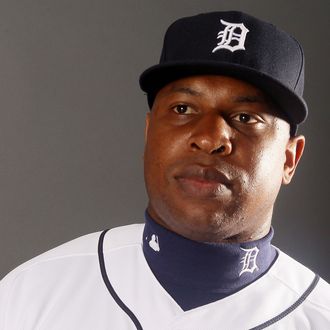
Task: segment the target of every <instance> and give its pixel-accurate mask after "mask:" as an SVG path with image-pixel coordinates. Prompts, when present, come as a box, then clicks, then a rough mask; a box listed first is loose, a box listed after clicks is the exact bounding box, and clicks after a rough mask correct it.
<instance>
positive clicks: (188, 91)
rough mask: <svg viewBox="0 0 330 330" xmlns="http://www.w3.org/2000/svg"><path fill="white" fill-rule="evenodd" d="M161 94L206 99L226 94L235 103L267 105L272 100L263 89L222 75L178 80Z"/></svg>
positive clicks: (167, 86) (163, 89)
mask: <svg viewBox="0 0 330 330" xmlns="http://www.w3.org/2000/svg"><path fill="white" fill-rule="evenodd" d="M159 93H160V94H162V95H163V96H165V97H166V96H170V95H173V94H184V95H187V96H192V97H206V96H209V95H210V94H213V95H216V94H223V93H225V94H227V95H229V96H230V97H231V99H232V100H233V101H234V102H245V103H255V102H260V103H265V102H269V101H270V98H269V97H268V96H267V95H266V94H265V93H264V92H263V91H262V90H261V89H259V88H257V87H255V86H253V85H251V84H250V83H247V82H245V81H243V80H239V79H236V78H232V77H229V76H221V75H199V76H191V77H186V78H182V79H178V80H175V81H173V82H170V83H168V84H167V85H166V86H164V87H163V88H162V89H161V90H160V91H159ZM159 93H158V94H159Z"/></svg>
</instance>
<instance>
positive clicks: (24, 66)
mask: <svg viewBox="0 0 330 330" xmlns="http://www.w3.org/2000/svg"><path fill="white" fill-rule="evenodd" d="M329 4H330V1H329V0H324V1H322V0H313V1H299V0H295V1H292V0H291V1H287V0H277V1H264V0H263V1H262V0H255V1H252V0H251V1H248V0H242V1H239V0H226V1H225V0H223V1H214V0H181V1H179V0H175V1H174V0H173V1H169V0H167V1H156V0H144V1H137V0H135V1H134V0H130V1H124V0H118V1H114V0H106V1H102V0H89V1H87V0H71V1H70V0H56V1H50V0H31V1H17V0H6V1H5V0H2V1H1V3H0V105H1V108H0V160H1V161H0V184H1V185H0V224H1V226H0V230H1V231H0V251H1V260H0V278H1V277H2V276H4V275H5V274H6V273H7V272H8V271H9V270H11V269H12V268H13V267H15V266H17V265H18V264H20V263H22V262H23V261H25V260H27V259H30V258H31V257H33V256H35V255H37V254H39V253H41V252H43V251H45V250H47V249H50V248H52V247H55V246H56V245H59V244H61V243H63V242H65V241H67V240H71V239H73V238H75V237H77V236H80V235H83V234H86V233H89V232H93V231H98V230H101V229H104V228H108V227H114V226H117V225H123V224H128V223H133V222H142V221H143V213H144V209H145V206H146V194H145V191H144V184H143V171H142V152H143V127H144V117H145V113H146V111H148V108H147V105H146V100H145V96H144V95H143V93H142V92H141V91H140V90H139V87H138V83H137V80H138V76H139V74H140V73H141V72H142V70H144V69H145V68H146V67H148V66H150V65H152V64H155V63H156V62H157V61H158V57H159V53H160V49H161V45H162V37H163V34H164V31H165V29H166V27H167V26H168V25H169V24H170V23H171V22H172V21H173V20H174V19H176V18H178V17H180V16H187V15H190V14H194V13H199V12H205V11H211V10H228V9H239V10H244V11H246V12H248V13H250V14H253V15H256V16H259V17H260V18H263V19H265V20H268V21H271V22H273V23H275V24H276V25H278V26H280V27H281V28H283V29H285V30H287V31H288V32H290V33H291V34H293V35H295V36H296V37H297V38H298V39H299V40H300V41H301V43H302V44H303V46H304V48H305V53H306V57H307V60H306V68H307V71H306V77H307V83H306V92H305V97H306V100H307V101H308V103H309V107H310V117H309V120H308V122H307V123H306V124H305V125H304V127H303V128H302V129H301V132H303V133H304V134H305V135H306V136H307V148H306V151H305V155H304V159H303V161H302V163H301V164H300V167H299V169H298V172H297V173H296V177H295V180H294V182H293V183H292V184H291V185H290V186H288V187H285V188H284V189H283V190H282V192H281V195H280V198H279V199H278V202H277V207H276V211H275V214H274V227H275V239H274V241H275V243H276V245H278V246H279V247H280V248H281V249H282V250H284V251H286V252H287V253H289V254H290V255H292V256H293V257H295V258H297V259H298V260H299V261H302V262H303V263H304V264H306V265H307V266H309V267H310V268H312V269H313V270H314V271H316V272H318V273H320V274H321V275H322V276H323V277H324V278H325V279H327V280H328V281H329V280H330V267H329V263H328V254H329V253H328V252H329V248H328V241H329V239H328V237H329V222H330V221H329V216H328V205H327V204H328V203H329V190H330V188H329V175H328V170H329V139H328V137H329V135H328V134H329V109H328V103H329V92H328V86H329V77H330V72H329V64H328V61H329V50H330V49H329V12H330V8H329Z"/></svg>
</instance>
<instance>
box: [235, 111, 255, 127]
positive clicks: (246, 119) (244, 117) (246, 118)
mask: <svg viewBox="0 0 330 330" xmlns="http://www.w3.org/2000/svg"><path fill="white" fill-rule="evenodd" d="M234 119H235V120H237V121H239V122H240V123H244V124H255V123H257V122H258V121H257V120H256V118H255V117H253V116H251V115H249V114H247V113H240V114H238V115H236V116H235V117H234Z"/></svg>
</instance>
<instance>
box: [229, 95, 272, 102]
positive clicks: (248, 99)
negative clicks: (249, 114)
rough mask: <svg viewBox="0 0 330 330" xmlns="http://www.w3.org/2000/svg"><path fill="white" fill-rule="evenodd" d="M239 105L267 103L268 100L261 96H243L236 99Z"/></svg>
mask: <svg viewBox="0 0 330 330" xmlns="http://www.w3.org/2000/svg"><path fill="white" fill-rule="evenodd" d="M234 101H235V102H237V103H265V102H267V101H266V99H265V98H264V97H262V96H260V95H242V96H236V97H235V99H234Z"/></svg>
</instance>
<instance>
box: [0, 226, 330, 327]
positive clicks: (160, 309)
mask: <svg viewBox="0 0 330 330" xmlns="http://www.w3.org/2000/svg"><path fill="white" fill-rule="evenodd" d="M142 232H143V225H142V224H137V225H129V226H124V227H119V228H115V229H112V230H110V231H108V232H103V233H102V235H101V236H100V233H93V234H90V235H86V236H83V237H80V238H78V239H75V240H73V241H71V242H68V243H66V244H64V245H61V246H59V247H57V248H55V249H53V250H50V251H48V252H46V253H44V254H42V255H40V256H38V257H36V258H34V259H32V260H30V261H28V262H26V263H25V264H23V265H21V266H19V267H18V268H16V269H15V270H13V271H12V272H11V273H9V274H8V275H7V276H6V277H5V278H4V279H3V280H2V281H1V282H0V329H1V330H32V329H33V330H41V329H42V330H55V329H56V330H75V329H77V330H78V329H79V330H87V329H88V330H105V329H107V330H108V329H115V330H126V329H152V330H155V329H157V330H159V329H164V330H165V329H171V330H179V329H180V330H184V329H186V330H188V329H189V330H195V329H196V330H215V329H217V330H218V329H225V330H228V329H230V330H233V329H234V330H235V329H244V330H245V329H264V328H267V329H286V330H287V329H299V330H303V329H313V330H322V329H330V286H329V284H327V283H326V282H325V281H324V280H322V279H321V278H319V277H318V276H315V274H314V273H313V272H311V271H310V270H309V269H307V268H306V267H304V266H303V265H301V264H299V263H298V262H296V261H295V260H293V259H292V258H290V257H289V256H287V255H286V254H284V253H283V252H281V251H278V253H279V256H278V258H277V260H276V261H275V263H274V264H273V265H272V267H271V268H270V269H269V271H268V272H267V273H266V274H265V275H263V276H262V277H261V278H260V279H258V280H256V281H255V282H253V283H252V284H250V285H248V286H247V287H245V288H243V289H242V290H240V291H239V292H237V293H234V294H232V295H230V296H228V297H226V298H224V299H221V300H218V301H216V302H213V303H209V304H207V305H203V306H200V307H197V308H194V309H191V310H189V311H183V310H182V309H181V308H180V306H179V305H178V304H177V303H176V302H175V301H174V300H173V298H172V297H171V296H170V295H169V294H168V293H167V292H166V291H165V290H164V289H163V287H162V286H161V285H160V283H159V282H158V281H157V279H156V278H155V276H154V275H153V273H152V271H151V270H150V268H149V266H148V264H147V262H146V260H145V258H144V254H143V251H142Z"/></svg>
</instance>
